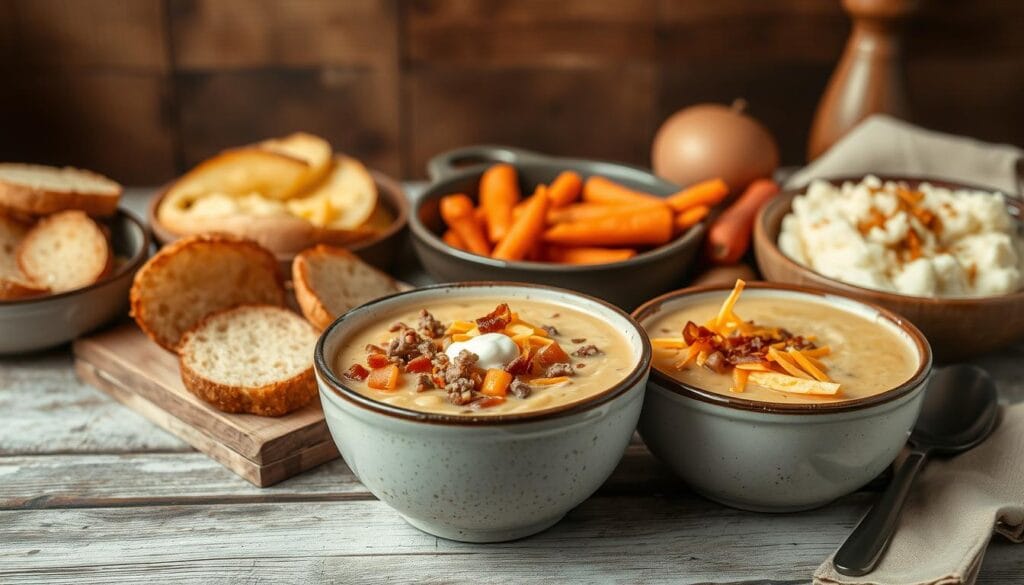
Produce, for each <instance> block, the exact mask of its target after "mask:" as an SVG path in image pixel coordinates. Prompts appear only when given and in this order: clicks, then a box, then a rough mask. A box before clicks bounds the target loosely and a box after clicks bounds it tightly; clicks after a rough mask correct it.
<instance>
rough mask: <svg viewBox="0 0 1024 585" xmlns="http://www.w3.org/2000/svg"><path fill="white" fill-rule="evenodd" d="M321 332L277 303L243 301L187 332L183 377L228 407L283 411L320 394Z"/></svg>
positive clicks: (219, 405)
mask: <svg viewBox="0 0 1024 585" xmlns="http://www.w3.org/2000/svg"><path fill="white" fill-rule="evenodd" d="M316 340H317V333H316V331H315V330H314V329H313V328H312V327H311V326H310V325H309V323H307V322H305V321H304V320H303V319H302V317H299V316H298V315H296V314H295V313H292V312H291V311H289V310H287V309H282V308H280V307H275V306H271V305H243V306H240V307H235V308H232V309H227V310H224V311H219V312H217V313H213V314H212V315H209V316H207V317H206V318H205V319H203V320H202V321H200V322H199V323H197V324H196V325H195V326H194V327H192V328H191V329H189V330H188V331H186V332H185V334H184V335H183V336H182V338H181V345H180V347H179V361H180V364H181V380H182V382H184V384H185V387H186V388H188V389H189V391H191V392H192V393H193V394H195V395H196V396H198V397H199V398H202V399H203V400H205V401H206V402H209V403H210V404H212V405H213V406H214V407H216V408H218V409H220V410H223V411H225V412H247V413H251V414H259V415H263V416H281V415H282V414H287V413H289V412H291V411H293V410H296V409H299V408H302V407H303V406H305V405H306V404H308V403H309V402H310V401H311V400H312V399H313V397H314V396H316V380H315V379H314V377H313V348H314V346H315V345H316Z"/></svg>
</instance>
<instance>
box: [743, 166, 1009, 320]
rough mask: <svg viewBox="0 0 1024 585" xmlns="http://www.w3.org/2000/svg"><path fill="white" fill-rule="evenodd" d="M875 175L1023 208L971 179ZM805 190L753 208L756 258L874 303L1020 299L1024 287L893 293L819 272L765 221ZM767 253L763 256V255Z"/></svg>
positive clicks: (843, 178) (840, 178) (787, 192)
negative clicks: (970, 293)
mask: <svg viewBox="0 0 1024 585" xmlns="http://www.w3.org/2000/svg"><path fill="white" fill-rule="evenodd" d="M865 176H867V175H859V176H858V175H849V176H846V175H844V176H837V177H821V178H818V179H814V180H816V181H817V180H821V181H827V182H829V183H832V184H833V185H842V184H843V183H844V182H847V181H860V180H862V179H863V178H864V177H865ZM872 176H875V177H878V178H879V179H881V180H882V181H904V182H908V183H914V184H920V183H931V184H933V185H937V186H940V187H943V188H947V189H972V190H977V191H987V192H990V193H1000V194H1002V195H1003V197H1005V198H1006V199H1007V200H1008V201H1009V202H1010V205H1011V206H1012V207H1015V208H1017V209H1018V210H1022V211H1024V201H1022V200H1021V198H1020V197H1018V196H1016V195H1011V194H1009V193H1004V192H1003V191H1002V190H1001V189H995V188H992V187H984V186H979V185H975V184H971V183H962V182H959V181H952V180H949V179H941V178H936V177H928V176H909V175H905V176H897V175H872ZM806 190H807V185H804V186H803V187H800V188H794V189H787V190H785V191H783V192H782V193H780V194H779V195H778V196H777V197H775V198H773V199H772V200H770V201H768V203H766V204H765V205H763V206H762V207H761V209H760V210H759V211H758V212H757V219H756V221H755V222H754V248H755V253H756V254H757V256H758V259H759V260H762V261H770V262H774V263H779V264H783V265H785V266H786V267H787V268H789V269H790V270H793V271H796V272H800V273H802V274H805V275H807V277H808V280H810V281H811V282H814V283H815V285H816V286H821V287H832V288H833V289H834V290H836V291H839V292H841V293H844V294H851V295H861V296H865V297H870V299H871V300H872V301H873V302H878V303H889V304H922V305H929V306H933V307H942V306H974V305H979V304H988V305H1001V304H1005V303H1012V302H1024V289H1021V290H1018V291H1017V292H1012V293H1007V294H1003V295H992V296H984V297H922V296H914V295H904V294H899V293H893V292H888V291H881V290H877V289H872V288H867V287H863V286H858V285H855V284H850V283H847V282H843V281H841V280H837V279H835V278H830V277H828V276H825V275H823V274H821V273H819V272H816V271H814V270H812V269H811V268H808V267H807V266H804V265H803V264H800V263H799V262H797V261H795V260H793V259H792V258H790V257H789V256H787V255H786V254H785V253H784V252H783V251H782V250H781V249H779V247H778V243H777V242H778V239H779V232H780V231H781V229H782V228H781V222H780V226H779V229H778V230H774V233H769V226H768V225H767V219H768V216H769V215H773V214H775V213H782V214H783V216H785V214H788V213H789V212H790V211H791V210H792V203H793V199H794V198H795V197H796V196H797V195H801V194H803V193H804V192H805V191H806ZM783 206H785V209H783V210H779V209H778V208H779V207H783ZM766 254H767V255H768V256H770V257H764V256H765V255H766Z"/></svg>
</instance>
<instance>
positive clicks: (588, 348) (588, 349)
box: [572, 345, 601, 357]
mask: <svg viewBox="0 0 1024 585" xmlns="http://www.w3.org/2000/svg"><path fill="white" fill-rule="evenodd" d="M599 353H601V350H600V349H598V348H597V346H596V345H582V346H580V347H577V348H576V351H574V352H572V355H574V356H576V357H591V356H595V355H597V354H599Z"/></svg>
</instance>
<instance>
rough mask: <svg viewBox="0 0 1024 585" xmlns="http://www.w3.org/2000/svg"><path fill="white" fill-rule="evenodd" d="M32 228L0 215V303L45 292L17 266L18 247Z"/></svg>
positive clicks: (42, 287)
mask: <svg viewBox="0 0 1024 585" xmlns="http://www.w3.org/2000/svg"><path fill="white" fill-rule="evenodd" d="M31 227H32V226H30V225H28V224H25V223H22V222H21V221H18V220H16V219H14V218H11V217H7V216H6V215H3V214H0V301H9V300H14V299H21V298H25V297H31V296H35V295H41V294H44V293H45V292H46V290H47V289H46V287H45V286H43V285H41V284H37V283H34V282H32V281H31V280H30V279H29V278H28V277H27V276H25V274H24V273H23V272H22V271H21V267H19V266H18V246H19V245H20V244H21V241H22V240H24V239H25V235H26V234H28V232H29V230H30V229H31Z"/></svg>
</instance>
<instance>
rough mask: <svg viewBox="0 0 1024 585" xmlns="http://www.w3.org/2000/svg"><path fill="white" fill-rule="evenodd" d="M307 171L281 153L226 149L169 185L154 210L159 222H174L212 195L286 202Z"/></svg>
mask: <svg viewBox="0 0 1024 585" xmlns="http://www.w3.org/2000/svg"><path fill="white" fill-rule="evenodd" d="M310 172H311V170H310V165H309V163H307V162H306V161H305V160H302V159H299V158H295V157H294V156H289V155H287V154H284V153H281V152H275V151H271V150H266V149H263V148H257V147H245V148H236V149H233V150H226V151H224V152H222V153H220V154H218V155H217V156H215V157H213V158H211V159H207V160H206V161H204V162H202V163H200V164H199V166H197V167H195V168H194V169H192V170H191V171H189V172H187V173H185V174H184V175H183V176H182V177H181V178H180V179H178V180H177V181H175V182H174V183H173V184H172V185H171V186H170V188H169V189H168V190H167V195H166V196H164V199H163V201H162V203H161V206H160V209H159V210H158V213H159V215H160V221H163V222H165V223H167V222H171V221H175V218H176V217H177V216H178V215H182V216H185V217H186V218H187V216H188V215H190V214H189V213H188V211H189V209H190V208H191V207H192V206H193V205H195V203H196V202H197V201H199V200H201V199H203V198H204V197H208V196H210V195H214V194H221V195H226V196H229V197H243V196H246V195H252V194H258V195H261V196H263V197H266V198H268V199H270V200H280V199H287V198H289V197H291V196H292V195H294V194H295V193H296V192H297V191H298V189H300V188H301V187H302V186H303V185H304V184H305V181H306V180H307V179H308V177H309V174H310Z"/></svg>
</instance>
